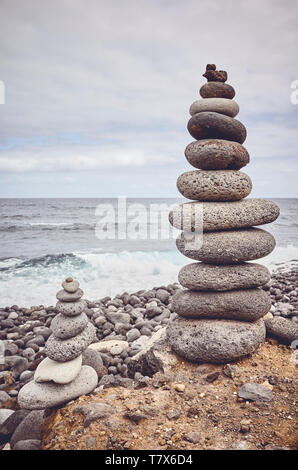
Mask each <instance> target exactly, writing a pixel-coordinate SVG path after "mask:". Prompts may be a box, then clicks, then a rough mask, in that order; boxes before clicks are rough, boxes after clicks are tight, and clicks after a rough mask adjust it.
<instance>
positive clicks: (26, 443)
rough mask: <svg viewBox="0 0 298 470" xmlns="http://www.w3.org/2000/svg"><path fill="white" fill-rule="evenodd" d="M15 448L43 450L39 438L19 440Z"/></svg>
mask: <svg viewBox="0 0 298 470" xmlns="http://www.w3.org/2000/svg"><path fill="white" fill-rule="evenodd" d="M13 450H41V441H40V440H38V439H24V440H23V441H18V442H17V443H16V445H15V446H14V448H13Z"/></svg>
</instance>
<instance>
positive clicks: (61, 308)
mask: <svg viewBox="0 0 298 470" xmlns="http://www.w3.org/2000/svg"><path fill="white" fill-rule="evenodd" d="M86 307H87V304H86V302H85V300H78V301H76V302H60V301H59V302H57V303H56V310H57V312H59V313H62V314H63V315H66V316H68V317H75V316H76V315H80V314H81V313H83V312H84V310H85V309H86Z"/></svg>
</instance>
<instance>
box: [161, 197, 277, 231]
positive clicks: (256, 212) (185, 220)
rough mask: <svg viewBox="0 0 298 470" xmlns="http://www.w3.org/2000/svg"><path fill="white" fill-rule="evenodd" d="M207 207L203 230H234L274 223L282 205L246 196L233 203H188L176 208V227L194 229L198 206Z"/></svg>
mask: <svg viewBox="0 0 298 470" xmlns="http://www.w3.org/2000/svg"><path fill="white" fill-rule="evenodd" d="M198 204H200V207H203V230H204V232H210V231H214V230H231V229H234V228H246V227H253V226H255V225H264V224H270V223H271V222H274V220H276V219H277V217H278V216H279V207H278V206H277V205H276V204H275V203H274V202H272V201H267V200H266V199H242V200H240V201H230V202H202V203H201V202H187V203H185V204H180V205H179V206H177V207H175V208H174V209H173V211H171V212H170V214H169V220H170V223H171V224H172V225H174V226H175V227H176V228H178V229H180V230H183V229H184V227H185V229H186V230H191V231H194V230H195V227H196V222H197V221H196V218H195V217H196V214H197V211H196V206H197V205H198Z"/></svg>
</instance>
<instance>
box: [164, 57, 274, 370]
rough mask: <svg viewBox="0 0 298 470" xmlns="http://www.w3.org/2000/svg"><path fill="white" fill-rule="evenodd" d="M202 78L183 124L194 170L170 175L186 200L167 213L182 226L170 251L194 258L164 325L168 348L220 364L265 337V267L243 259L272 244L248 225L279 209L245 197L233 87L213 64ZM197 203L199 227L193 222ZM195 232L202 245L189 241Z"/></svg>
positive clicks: (241, 131) (244, 155)
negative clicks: (175, 176)
mask: <svg viewBox="0 0 298 470" xmlns="http://www.w3.org/2000/svg"><path fill="white" fill-rule="evenodd" d="M203 76H204V77H206V78H207V80H208V83H206V84H205V85H203V86H202V87H201V89H200V95H201V97H202V99H200V100H197V101H195V102H194V103H193V104H192V105H191V107H190V114H191V118H190V120H189V122H188V131H189V133H190V134H191V136H192V137H193V138H194V139H196V140H195V141H194V142H191V143H190V144H189V145H188V146H187V147H186V150H185V156H186V158H187V160H188V162H189V163H190V164H191V165H192V166H193V167H195V168H197V170H193V171H188V172H186V173H183V174H182V175H180V176H179V178H178V180H177V187H178V190H179V191H180V193H181V194H182V195H183V196H185V197H186V198H188V199H191V200H192V201H194V202H189V203H185V204H181V205H179V206H177V207H176V208H174V210H173V211H171V213H170V216H169V219H170V222H171V224H172V225H173V226H174V227H176V228H178V229H180V230H183V231H182V233H181V234H180V235H179V236H178V238H177V241H176V244H177V248H178V250H179V251H180V252H181V253H182V254H184V255H185V256H187V257H188V258H191V259H193V260H196V261H197V262H195V263H191V264H188V265H187V266H184V267H183V268H182V269H181V270H180V272H179V282H180V284H182V286H183V287H184V288H186V289H180V290H179V291H178V292H177V293H176V294H175V295H174V296H173V299H172V307H173V310H174V311H175V312H176V313H177V314H178V317H177V318H176V319H175V320H174V321H172V322H170V323H169V325H168V328H167V335H168V339H169V342H170V344H171V346H172V348H173V350H174V351H175V352H176V353H177V354H179V355H180V356H182V357H184V358H186V359H188V360H190V361H194V362H211V363H227V362H230V361H233V360H237V359H239V358H241V357H243V356H245V355H247V354H249V353H252V352H253V351H254V350H255V349H256V348H257V347H258V346H259V345H260V344H261V343H262V342H263V341H264V339H265V325H264V321H263V319H262V317H263V316H264V315H265V314H266V313H267V312H268V311H269V310H270V307H271V301H270V297H269V295H268V294H267V293H266V292H265V291H264V290H263V289H262V288H261V286H263V285H265V284H266V283H267V282H268V281H269V280H270V273H269V271H268V269H267V268H265V267H264V266H262V265H260V264H257V263H249V262H248V261H252V260H256V259H258V258H262V257H264V256H266V255H268V254H269V253H270V252H271V251H272V250H273V249H274V247H275V240H274V238H273V236H272V235H271V234H270V233H268V232H267V231H265V230H262V229H259V228H255V226H257V225H262V224H268V223H270V222H273V221H274V220H275V219H276V218H277V217H278V215H279V208H278V206H277V205H276V204H275V203H274V202H272V201H268V200H264V199H245V198H246V196H248V195H249V194H250V192H251V189H252V183H251V180H250V178H249V176H248V175H246V174H245V173H243V172H241V171H239V170H240V168H242V167H244V166H245V165H246V164H247V163H248V162H249V154H248V152H247V151H246V149H245V148H244V147H243V146H242V144H243V142H244V141H245V138H246V129H245V127H244V126H243V124H242V123H241V122H240V121H238V120H236V119H234V118H235V116H236V115H237V114H238V112H239V106H238V104H237V103H236V102H235V101H234V100H233V98H234V96H235V90H234V88H233V87H232V86H230V85H228V84H226V83H225V82H226V80H227V73H226V72H224V71H217V70H216V66H215V65H213V64H209V65H207V70H206V72H205V74H204V75H203ZM198 205H199V206H200V207H199V206H198ZM198 208H199V209H200V210H201V212H200V213H201V214H202V217H201V219H200V220H202V229H203V233H202V230H201V233H198V229H197V227H198V226H197V225H196V223H197V220H196V214H198ZM186 209H187V210H186ZM200 237H201V238H200ZM196 238H197V240H199V239H200V240H201V241H202V243H201V244H198V245H194V243H192V244H191V245H190V244H189V241H190V240H192V242H194V241H195V240H196Z"/></svg>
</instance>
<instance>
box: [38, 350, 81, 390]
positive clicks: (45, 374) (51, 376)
mask: <svg viewBox="0 0 298 470" xmlns="http://www.w3.org/2000/svg"><path fill="white" fill-rule="evenodd" d="M81 366H82V354H81V355H80V356H78V357H76V358H75V359H72V360H71V361H67V362H57V361H53V360H52V359H50V358H48V357H46V358H45V359H44V360H43V361H41V362H40V364H39V365H38V366H37V369H36V371H35V374H34V380H35V382H50V381H52V382H55V383H57V384H68V383H69V382H71V381H72V380H73V379H74V378H75V377H76V376H77V375H78V373H79V372H80V370H81Z"/></svg>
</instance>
